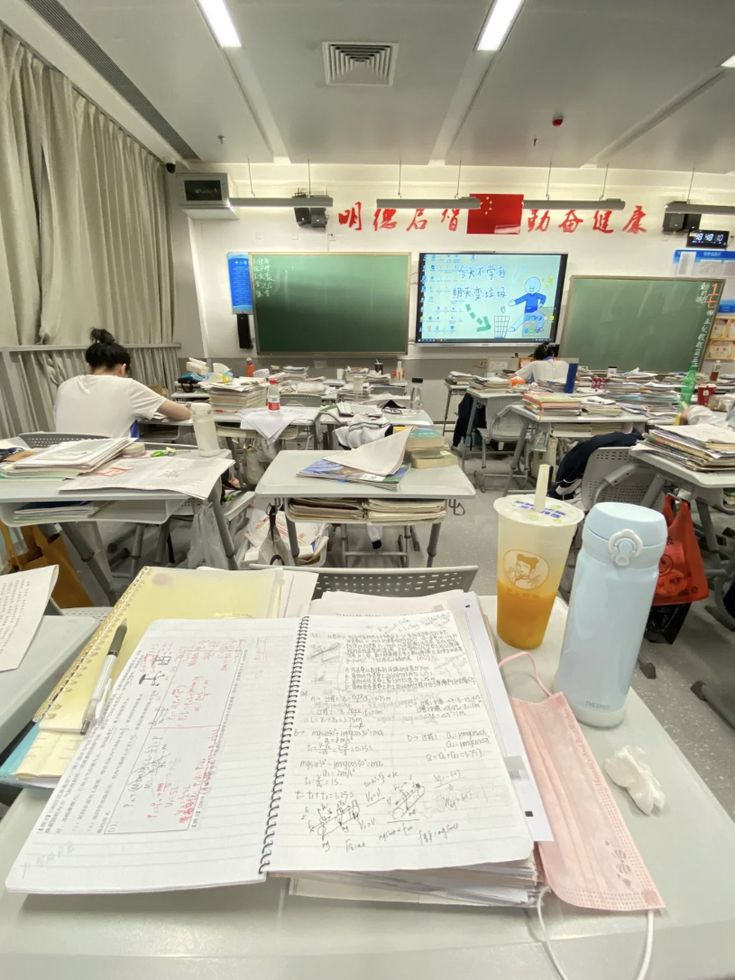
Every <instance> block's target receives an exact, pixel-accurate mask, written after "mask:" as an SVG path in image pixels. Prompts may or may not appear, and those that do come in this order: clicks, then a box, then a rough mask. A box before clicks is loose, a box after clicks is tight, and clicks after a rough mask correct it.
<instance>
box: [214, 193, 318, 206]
mask: <svg viewBox="0 0 735 980" xmlns="http://www.w3.org/2000/svg"><path fill="white" fill-rule="evenodd" d="M230 204H231V205H232V207H233V208H331V207H332V205H333V204H334V199H333V198H331V197H327V196H326V195H312V196H311V197H303V196H302V197H231V198H230Z"/></svg>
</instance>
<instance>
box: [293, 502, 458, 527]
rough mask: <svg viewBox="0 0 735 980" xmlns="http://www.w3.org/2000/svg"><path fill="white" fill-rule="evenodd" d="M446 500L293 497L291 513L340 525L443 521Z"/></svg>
mask: <svg viewBox="0 0 735 980" xmlns="http://www.w3.org/2000/svg"><path fill="white" fill-rule="evenodd" d="M446 514H447V510H446V502H445V501H444V500H401V499H397V500H391V499H390V498H384V497H381V498H379V499H376V498H371V499H367V500H360V499H336V500H335V499H331V498H328V497H327V498H324V497H308V498H307V497H293V498H292V499H291V501H290V502H289V507H288V516H289V517H290V518H291V519H292V520H294V521H324V522H325V523H332V524H339V523H340V522H343V521H345V522H349V521H371V522H373V523H375V524H415V523H418V522H419V521H431V522H432V523H434V522H435V521H441V520H443V519H444V518H445V517H446Z"/></svg>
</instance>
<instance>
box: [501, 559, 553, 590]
mask: <svg viewBox="0 0 735 980" xmlns="http://www.w3.org/2000/svg"><path fill="white" fill-rule="evenodd" d="M503 565H504V568H505V574H506V576H507V577H508V581H509V582H510V583H511V584H512V585H515V586H516V588H518V589H537V588H538V587H539V586H540V585H543V583H544V582H545V581H546V579H547V578H548V577H549V566H548V565H547V563H546V562H545V561H544V560H543V558H540V557H539V556H538V555H529V554H528V552H526V551H506V553H505V558H504V559H503Z"/></svg>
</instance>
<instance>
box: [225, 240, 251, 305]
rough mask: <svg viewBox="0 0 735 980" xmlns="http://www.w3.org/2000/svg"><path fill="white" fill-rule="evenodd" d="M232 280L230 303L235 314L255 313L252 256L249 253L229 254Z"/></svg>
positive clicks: (228, 261) (228, 269) (228, 259)
mask: <svg viewBox="0 0 735 980" xmlns="http://www.w3.org/2000/svg"><path fill="white" fill-rule="evenodd" d="M227 273H228V276H229V279H230V301H231V303H232V312H233V313H252V312H253V290H252V286H251V283H250V256H249V255H248V253H247V252H228V253H227Z"/></svg>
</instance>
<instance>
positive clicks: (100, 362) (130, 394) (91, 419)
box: [54, 330, 191, 436]
mask: <svg viewBox="0 0 735 980" xmlns="http://www.w3.org/2000/svg"><path fill="white" fill-rule="evenodd" d="M91 336H92V343H91V345H90V346H89V347H88V348H87V350H86V353H85V355H84V356H85V360H86V362H87V364H88V365H89V373H88V374H84V375H79V376H77V377H76V378H69V380H68V381H64V382H63V384H61V385H60V386H59V390H58V392H57V394H56V407H55V410H54V419H55V423H56V431H57V432H81V433H85V434H89V435H92V436H127V435H130V432H131V429H132V427H133V425H134V424H135V421H136V419H139V418H144V419H150V418H153V416H154V415H155V414H156V412H160V413H161V414H162V415H165V416H166V418H169V419H172V420H173V421H175V422H182V421H184V420H185V419H189V418H191V412H190V411H189V409H188V408H186V407H185V406H184V405H178V404H177V403H176V402H172V401H169V399H168V398H164V397H163V395H157V394H156V393H155V391H151V389H150V388H147V387H146V386H145V385H144V384H141V383H140V381H135V380H134V379H133V378H131V377H129V373H130V352H129V351H128V350H127V349H126V348H125V347H123V346H122V345H121V344H118V343H117V342H116V340H115V338H114V337H113V336H112V335H111V334H109V333H108V332H107V331H106V330H93V331H92V334H91Z"/></svg>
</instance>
